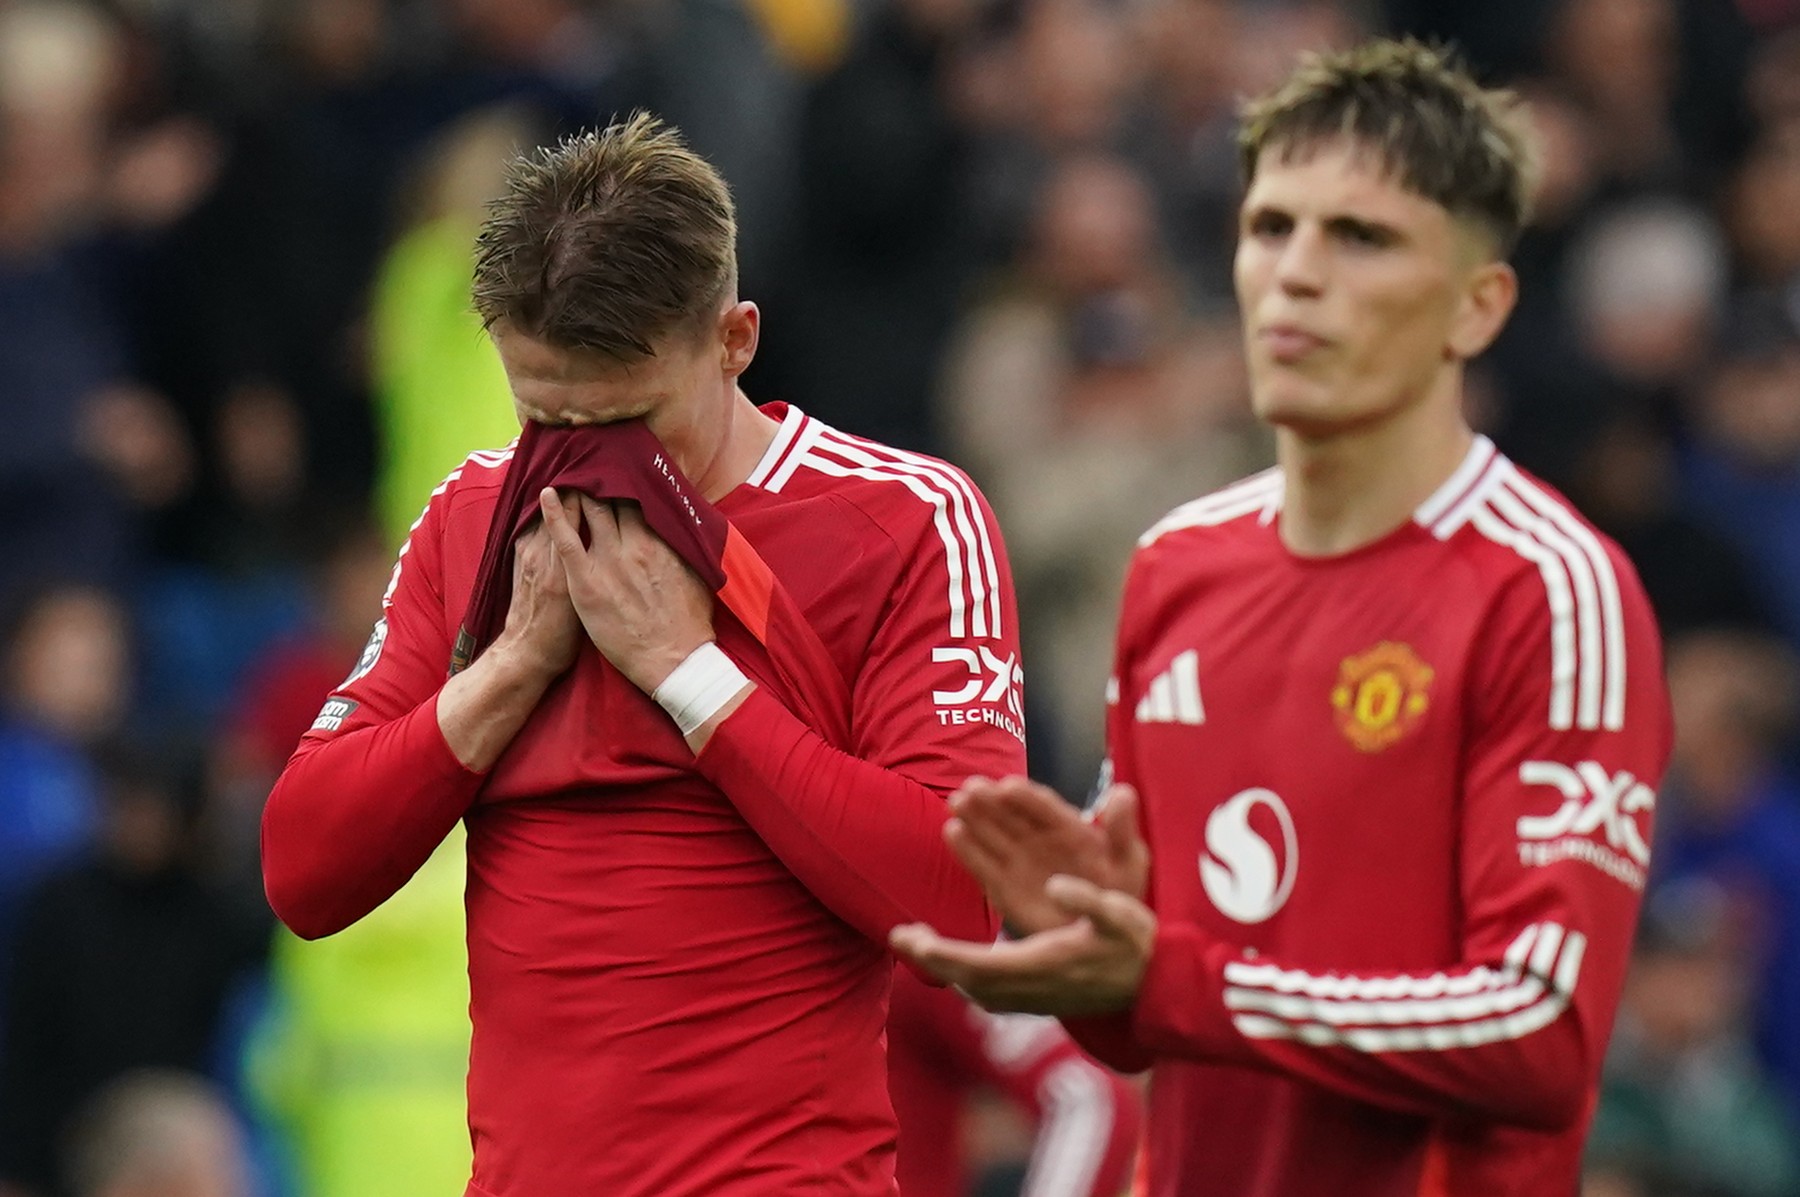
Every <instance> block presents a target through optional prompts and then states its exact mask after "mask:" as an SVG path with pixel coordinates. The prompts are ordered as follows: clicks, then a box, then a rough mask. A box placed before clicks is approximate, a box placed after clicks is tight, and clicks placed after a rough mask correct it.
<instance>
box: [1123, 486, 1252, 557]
mask: <svg viewBox="0 0 1800 1197" xmlns="http://www.w3.org/2000/svg"><path fill="white" fill-rule="evenodd" d="M1281 494H1282V473H1281V470H1280V468H1279V467H1273V468H1270V469H1267V470H1263V471H1262V472H1261V473H1257V474H1252V475H1250V476H1249V477H1248V478H1240V479H1239V480H1238V481H1236V482H1233V483H1232V484H1231V485H1229V486H1223V487H1220V488H1219V489H1218V490H1215V491H1213V492H1211V493H1210V494H1205V495H1202V496H1200V497H1199V498H1198V499H1191V500H1189V501H1188V502H1186V503H1183V504H1182V505H1181V506H1179V507H1177V508H1175V509H1174V510H1173V511H1171V512H1169V514H1167V515H1165V516H1163V517H1162V518H1161V519H1160V520H1157V521H1156V522H1155V523H1154V524H1152V525H1150V527H1149V529H1148V530H1146V531H1145V532H1144V534H1143V535H1142V536H1140V537H1138V542H1137V553H1138V555H1139V556H1140V557H1143V556H1151V555H1157V554H1160V553H1162V552H1166V551H1168V550H1170V549H1175V550H1176V551H1185V550H1186V549H1187V548H1189V547H1191V546H1193V545H1196V544H1203V543H1209V542H1210V543H1217V542H1220V541H1224V540H1230V539H1234V538H1236V537H1239V536H1242V535H1244V534H1245V533H1247V532H1249V531H1251V530H1253V529H1256V528H1259V527H1262V526H1263V525H1265V524H1267V523H1268V521H1269V520H1270V519H1271V518H1272V517H1273V516H1274V514H1275V513H1276V512H1277V511H1279V510H1280V509H1281Z"/></svg>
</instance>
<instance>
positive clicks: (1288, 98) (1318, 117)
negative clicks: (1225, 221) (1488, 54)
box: [1238, 38, 1536, 255]
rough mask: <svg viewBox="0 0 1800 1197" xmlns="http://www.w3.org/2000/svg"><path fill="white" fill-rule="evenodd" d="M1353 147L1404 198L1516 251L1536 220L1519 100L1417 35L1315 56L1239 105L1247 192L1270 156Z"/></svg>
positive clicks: (1532, 164)
mask: <svg viewBox="0 0 1800 1197" xmlns="http://www.w3.org/2000/svg"><path fill="white" fill-rule="evenodd" d="M1338 141H1348V142H1350V143H1353V144H1354V145H1356V146H1358V147H1361V148H1363V149H1366V150H1369V151H1371V152H1372V153H1374V154H1375V155H1376V156H1377V157H1378V158H1379V159H1380V160H1381V164H1382V166H1383V167H1384V168H1385V169H1386V171H1387V172H1388V174H1389V175H1390V177H1392V178H1394V179H1396V180H1398V182H1399V183H1400V185H1401V186H1403V187H1405V188H1406V189H1407V190H1409V191H1412V192H1414V193H1415V194H1417V195H1421V196H1423V197H1425V198H1426V199H1429V200H1432V201H1433V202H1435V203H1437V204H1440V205H1442V206H1443V207H1444V208H1445V209H1446V210H1448V211H1449V212H1450V214H1451V215H1453V216H1457V217H1460V218H1463V219H1466V220H1471V221H1474V222H1475V223H1477V224H1478V225H1480V226H1481V227H1483V228H1484V229H1485V230H1486V231H1487V232H1488V233H1489V234H1490V235H1491V236H1492V238H1493V241H1494V244H1495V246H1496V248H1497V249H1498V251H1499V252H1500V253H1501V254H1502V255H1504V254H1506V253H1508V252H1510V251H1511V249H1512V247H1513V245H1514V243H1515V242H1517V240H1518V237H1519V231H1520V229H1521V228H1523V227H1524V224H1525V221H1526V219H1527V218H1528V217H1529V215H1530V196H1531V188H1532V184H1533V174H1534V171H1535V168H1536V161H1535V153H1534V145H1533V139H1532V136H1531V133H1530V131H1529V128H1528V126H1527V124H1526V121H1525V118H1524V113H1523V111H1522V106H1521V104H1520V102H1519V100H1518V97H1517V96H1515V95H1514V94H1513V93H1511V92H1508V91H1500V90H1495V89H1490V88H1484V87H1482V86H1481V85H1480V84H1479V83H1477V82H1476V81H1475V80H1474V78H1473V77H1471V76H1470V74H1469V73H1468V71H1466V70H1465V69H1464V68H1463V67H1462V66H1461V64H1459V63H1458V62H1457V61H1456V60H1455V59H1454V57H1453V56H1452V55H1451V54H1450V53H1449V52H1448V51H1446V50H1441V49H1438V48H1436V47H1433V46H1428V45H1425V44H1424V43H1422V42H1418V41H1414V40H1413V39H1411V38H1407V39H1404V40H1399V41H1395V40H1388V39H1379V40H1375V41H1368V42H1364V43H1362V44H1360V45H1357V46H1354V47H1351V48H1350V49H1348V50H1342V51H1338V52H1335V53H1329V54H1308V55H1307V56H1306V57H1304V58H1303V59H1302V60H1301V62H1300V65H1299V66H1298V67H1297V68H1296V69H1295V70H1294V72H1293V74H1291V75H1289V76H1288V77H1287V79H1286V80H1285V81H1284V82H1283V83H1282V84H1281V85H1280V86H1278V87H1276V88H1275V89H1274V90H1273V91H1270V92H1268V93H1266V94H1265V95H1262V96H1259V97H1257V98H1256V99H1254V100H1251V101H1250V102H1249V103H1248V104H1246V105H1245V106H1244V111H1243V123H1242V125H1241V127H1240V129H1239V131H1238V161H1239V166H1240V167H1241V169H1242V171H1243V177H1244V183H1245V185H1246V186H1248V185H1249V183H1250V182H1251V181H1252V180H1254V179H1255V177H1256V164H1257V163H1258V162H1259V161H1260V160H1261V158H1262V156H1263V154H1265V153H1267V152H1269V151H1271V150H1273V151H1275V152H1276V153H1278V154H1281V155H1282V156H1283V157H1284V158H1286V157H1288V156H1290V155H1293V154H1295V153H1300V154H1305V153H1309V152H1311V151H1313V150H1315V149H1318V148H1319V147H1320V146H1322V145H1324V144H1327V143H1330V142H1338Z"/></svg>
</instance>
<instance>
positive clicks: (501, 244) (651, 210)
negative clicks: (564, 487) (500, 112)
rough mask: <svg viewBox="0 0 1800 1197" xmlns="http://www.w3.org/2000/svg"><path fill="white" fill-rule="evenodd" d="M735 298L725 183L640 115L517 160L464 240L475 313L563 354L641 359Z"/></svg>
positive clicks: (667, 130) (732, 223)
mask: <svg viewBox="0 0 1800 1197" xmlns="http://www.w3.org/2000/svg"><path fill="white" fill-rule="evenodd" d="M736 291H737V216H736V213H735V211H734V210H733V208H732V204H731V193H730V191H729V190H728V189H727V188H726V186H725V180H724V179H722V178H721V177H720V176H719V172H718V171H716V170H714V169H713V167H712V166H711V164H709V163H708V162H707V161H706V160H705V159H704V158H702V157H700V155H698V154H696V153H694V152H693V151H692V150H690V149H689V148H688V147H687V145H686V144H685V143H684V142H683V141H682V139H681V135H680V134H679V133H678V132H676V131H675V130H674V129H673V128H671V127H669V126H668V125H665V124H663V123H662V122H661V121H659V120H657V119H656V118H654V117H651V116H649V115H647V114H644V113H638V114H637V115H635V116H633V117H632V118H631V119H630V120H628V121H626V122H624V123H623V124H617V125H613V126H611V127H610V128H607V129H605V130H603V131H601V132H598V133H592V132H590V133H583V134H580V135H578V136H574V137H569V138H566V139H564V140H563V141H562V143H561V144H559V145H557V146H556V147H555V148H554V149H538V150H536V151H533V152H532V153H530V154H526V155H522V156H521V157H519V158H518V159H516V160H515V161H514V162H513V164H512V167H511V169H510V170H509V172H508V175H507V185H506V191H505V193H504V194H503V195H501V196H500V198H499V199H497V200H495V201H494V202H493V203H492V204H490V205H489V206H488V217H487V220H486V221H485V222H483V224H482V226H481V232H480V234H479V235H478V236H477V237H476V239H475V281H474V286H473V288H472V292H473V296H474V301H475V310H476V311H477V312H478V313H480V315H481V319H482V323H483V324H485V325H488V326H490V327H491V326H492V325H493V324H494V323H495V322H496V321H499V320H504V321H506V322H507V323H508V324H509V325H511V326H513V327H514V328H517V329H518V330H519V331H520V332H523V333H525V334H527V335H528V336H532V337H537V338H539V339H541V340H544V341H547V342H549V343H550V344H552V345H556V346H559V347H561V348H564V349H593V350H598V351H599V352H601V353H605V354H608V355H609V356H611V357H614V358H616V359H618V360H620V361H624V362H630V361H636V360H639V359H642V358H646V357H650V356H652V355H653V354H654V353H655V352H656V345H657V343H658V342H659V341H661V340H662V339H663V338H664V337H666V336H668V335H669V334H671V333H679V332H697V331H698V330H699V329H700V328H702V327H704V326H705V325H706V324H707V323H708V322H709V321H710V319H711V317H712V316H713V315H714V314H715V313H716V312H717V311H718V309H719V305H720V304H721V303H723V302H724V301H725V299H726V298H727V297H728V296H730V295H734V294H735V293H736Z"/></svg>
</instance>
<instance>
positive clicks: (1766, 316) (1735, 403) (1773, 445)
mask: <svg viewBox="0 0 1800 1197" xmlns="http://www.w3.org/2000/svg"><path fill="white" fill-rule="evenodd" d="M1796 396H1800V335H1796V332H1795V329H1794V326H1793V325H1792V324H1790V323H1789V320H1788V317H1787V316H1786V314H1785V313H1781V312H1778V311H1773V310H1769V309H1766V308H1746V309H1744V310H1742V311H1741V312H1739V313H1737V314H1736V315H1735V317H1734V318H1733V319H1732V320H1731V321H1730V322H1729V324H1728V326H1727V334H1726V336H1725V339H1724V344H1723V345H1722V347H1721V351H1720V354H1719V357H1718V360H1717V362H1716V363H1715V364H1714V366H1713V367H1712V369H1711V371H1710V372H1709V374H1708V375H1707V377H1706V378H1705V380H1704V381H1703V383H1702V385H1701V387H1700V388H1699V391H1698V396H1697V405H1696V406H1697V408H1698V410H1697V411H1696V412H1695V415H1694V423H1695V425H1696V428H1695V436H1694V438H1693V440H1692V441H1691V442H1690V443H1689V444H1688V445H1687V447H1686V452H1685V454H1684V457H1683V461H1682V470H1681V483H1682V489H1683V492H1684V494H1685V496H1686V498H1687V501H1688V503H1689V505H1690V507H1691V509H1692V510H1693V511H1694V512H1695V513H1696V514H1698V515H1700V516H1701V517H1702V518H1704V519H1705V520H1706V521H1707V522H1708V523H1709V524H1710V525H1711V526H1712V527H1713V528H1715V529H1716V530H1717V531H1718V532H1719V533H1720V534H1722V535H1724V536H1727V537H1729V538H1731V540H1732V541H1734V542H1735V543H1736V544H1737V546H1738V548H1739V549H1740V550H1742V551H1743V553H1744V555H1745V557H1746V558H1747V559H1748V560H1749V561H1750V562H1751V563H1752V565H1753V566H1754V567H1755V569H1756V570H1757V571H1758V574H1759V577H1760V580H1761V581H1762V583H1763V584H1764V585H1765V586H1766V587H1767V590H1768V594H1769V599H1770V601H1771V603H1773V605H1774V611H1775V616H1776V618H1777V620H1778V621H1779V623H1780V626H1781V628H1782V630H1783V632H1784V633H1785V634H1786V635H1787V637H1788V638H1789V640H1790V641H1794V642H1800V536H1797V535H1795V529H1796V528H1800V402H1796V401H1795V397H1796Z"/></svg>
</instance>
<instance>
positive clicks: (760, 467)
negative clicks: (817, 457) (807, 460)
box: [744, 403, 806, 486]
mask: <svg viewBox="0 0 1800 1197" xmlns="http://www.w3.org/2000/svg"><path fill="white" fill-rule="evenodd" d="M804 423H806V413H805V412H803V411H801V410H800V409H799V408H797V407H795V406H794V405H793V404H791V403H790V404H789V405H788V409H787V415H785V416H783V417H782V419H781V427H780V428H777V429H776V430H775V439H774V440H772V441H770V442H769V447H768V448H767V449H766V450H764V451H763V455H762V460H761V461H759V462H757V463H756V468H755V469H754V470H751V471H750V476H749V477H748V478H746V479H744V482H745V483H746V484H747V485H750V486H764V485H766V484H767V483H768V481H769V475H770V474H771V473H773V472H774V471H775V467H776V466H778V465H780V464H781V459H782V457H783V456H785V455H786V454H787V451H788V449H789V447H790V446H792V445H793V443H794V438H795V437H796V436H797V435H799V433H800V425H802V424H804Z"/></svg>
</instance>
